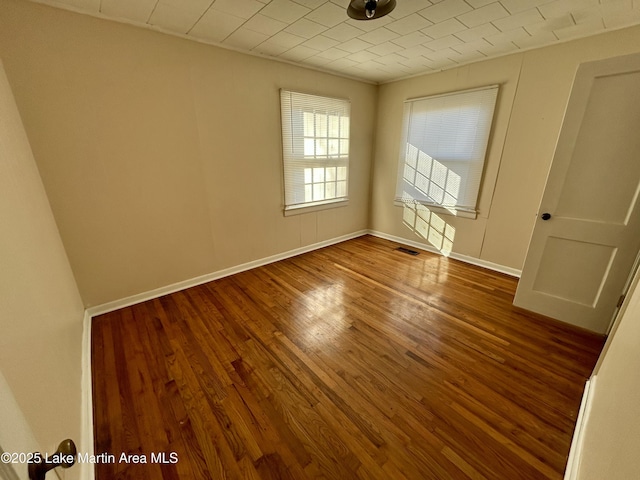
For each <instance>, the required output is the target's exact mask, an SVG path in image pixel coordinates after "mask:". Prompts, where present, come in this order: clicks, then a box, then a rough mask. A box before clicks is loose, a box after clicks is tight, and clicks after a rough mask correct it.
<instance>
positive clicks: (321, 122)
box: [280, 90, 350, 213]
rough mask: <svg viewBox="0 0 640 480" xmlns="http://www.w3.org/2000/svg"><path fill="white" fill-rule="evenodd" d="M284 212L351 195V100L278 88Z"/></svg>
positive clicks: (327, 203)
mask: <svg viewBox="0 0 640 480" xmlns="http://www.w3.org/2000/svg"><path fill="white" fill-rule="evenodd" d="M280 101H281V112H282V151H283V160H284V192H285V195H284V196H285V213H286V212H287V211H292V210H296V209H300V208H304V207H313V206H323V205H329V206H336V205H331V204H338V203H344V202H346V201H347V199H348V181H349V112H350V103H349V101H348V100H342V99H336V98H328V97H321V96H317V95H309V94H305V93H298V92H291V91H288V90H281V91H280Z"/></svg>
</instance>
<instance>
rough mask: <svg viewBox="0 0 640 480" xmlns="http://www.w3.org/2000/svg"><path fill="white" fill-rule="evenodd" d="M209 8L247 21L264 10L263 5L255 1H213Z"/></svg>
mask: <svg viewBox="0 0 640 480" xmlns="http://www.w3.org/2000/svg"><path fill="white" fill-rule="evenodd" d="M211 8H213V9H214V10H218V11H220V12H224V13H228V14H229V15H233V16H236V17H240V18H244V19H248V18H251V16H252V15H255V14H256V13H258V12H259V11H260V9H261V8H264V4H262V3H260V2H257V1H256V0H215V2H213V5H211Z"/></svg>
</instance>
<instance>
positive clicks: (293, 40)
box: [267, 32, 305, 48]
mask: <svg viewBox="0 0 640 480" xmlns="http://www.w3.org/2000/svg"><path fill="white" fill-rule="evenodd" d="M304 41H305V39H304V38H303V37H299V36H297V35H292V34H291V33H287V32H279V33H276V34H275V35H274V36H272V37H271V38H269V40H267V43H273V44H275V45H281V46H283V47H287V48H293V47H295V46H296V45H300V44H301V43H302V42H304Z"/></svg>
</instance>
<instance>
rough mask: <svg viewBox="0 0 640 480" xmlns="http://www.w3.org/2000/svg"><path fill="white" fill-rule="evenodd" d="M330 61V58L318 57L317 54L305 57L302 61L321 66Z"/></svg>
mask: <svg viewBox="0 0 640 480" xmlns="http://www.w3.org/2000/svg"><path fill="white" fill-rule="evenodd" d="M331 61H332V60H331V59H330V58H326V57H319V56H317V55H314V56H313V57H309V58H306V59H305V60H304V63H308V64H309V65H315V66H317V67H322V66H324V65H326V64H327V63H331Z"/></svg>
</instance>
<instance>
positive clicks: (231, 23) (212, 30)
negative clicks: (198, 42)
mask: <svg viewBox="0 0 640 480" xmlns="http://www.w3.org/2000/svg"><path fill="white" fill-rule="evenodd" d="M243 23H244V19H243V18H239V17H235V16H233V15H229V14H228V13H224V12H220V11H218V10H213V9H209V10H207V12H206V13H205V14H204V15H203V16H202V17H200V20H198V23H196V24H195V26H194V27H193V28H192V29H191V30H190V31H189V35H191V36H194V37H197V38H201V39H204V40H213V41H214V42H221V41H223V40H224V39H225V38H227V37H228V36H229V35H230V34H231V33H232V32H233V31H234V30H236V29H237V28H238V27H240V25H242V24H243Z"/></svg>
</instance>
